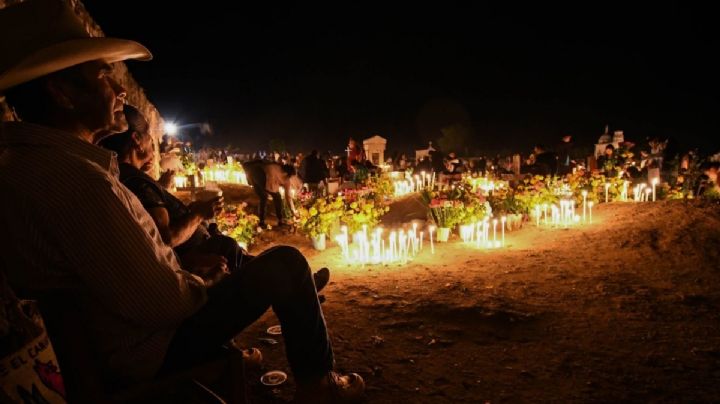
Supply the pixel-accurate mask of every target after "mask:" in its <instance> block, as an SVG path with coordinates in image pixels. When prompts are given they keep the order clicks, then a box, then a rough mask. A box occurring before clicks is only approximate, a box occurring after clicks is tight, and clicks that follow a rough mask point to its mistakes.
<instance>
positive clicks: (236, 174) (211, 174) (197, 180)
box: [173, 165, 248, 189]
mask: <svg viewBox="0 0 720 404" xmlns="http://www.w3.org/2000/svg"><path fill="white" fill-rule="evenodd" d="M201 178H202V180H201ZM173 181H174V185H175V188H176V189H179V188H188V187H189V186H191V185H192V184H194V186H196V187H199V186H202V185H203V184H202V183H203V182H219V183H231V184H241V185H247V183H248V182H247V176H246V175H245V172H244V171H243V170H241V169H237V168H234V167H224V166H222V165H218V166H216V167H213V168H204V169H203V170H202V177H199V176H198V175H197V174H192V175H176V176H175V178H174V180H173Z"/></svg>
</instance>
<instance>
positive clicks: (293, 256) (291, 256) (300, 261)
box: [269, 246, 310, 277]
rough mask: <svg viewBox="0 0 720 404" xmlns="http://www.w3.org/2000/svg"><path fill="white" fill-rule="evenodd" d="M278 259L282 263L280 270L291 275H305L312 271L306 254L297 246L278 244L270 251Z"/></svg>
mask: <svg viewBox="0 0 720 404" xmlns="http://www.w3.org/2000/svg"><path fill="white" fill-rule="evenodd" d="M269 253H270V254H272V255H273V256H274V257H276V259H277V260H278V261H279V262H281V263H282V265H279V266H278V268H277V269H278V270H280V271H282V272H285V273H289V274H290V275H291V276H298V277H303V276H306V275H308V274H309V273H310V267H309V266H308V263H307V260H306V259H305V256H304V255H302V253H301V252H300V251H299V250H298V249H297V248H295V247H290V246H278V247H275V248H273V249H272V250H271V251H269Z"/></svg>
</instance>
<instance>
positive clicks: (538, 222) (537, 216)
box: [535, 205, 540, 227]
mask: <svg viewBox="0 0 720 404" xmlns="http://www.w3.org/2000/svg"><path fill="white" fill-rule="evenodd" d="M535 224H536V225H537V227H540V205H535Z"/></svg>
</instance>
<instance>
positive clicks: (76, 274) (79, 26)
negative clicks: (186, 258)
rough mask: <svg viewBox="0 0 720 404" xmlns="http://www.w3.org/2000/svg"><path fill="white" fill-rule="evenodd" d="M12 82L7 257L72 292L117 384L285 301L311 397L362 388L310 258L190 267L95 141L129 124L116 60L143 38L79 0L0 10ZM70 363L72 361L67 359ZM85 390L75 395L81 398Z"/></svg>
mask: <svg viewBox="0 0 720 404" xmlns="http://www.w3.org/2000/svg"><path fill="white" fill-rule="evenodd" d="M0 38H25V40H23V41H0V92H2V93H3V94H4V95H5V96H6V97H7V101H8V103H9V104H10V105H12V106H13V107H14V108H15V110H16V112H17V114H18V116H19V117H20V118H21V119H22V120H23V121H22V122H6V123H3V124H2V125H0V150H2V153H1V154H0V189H3V192H4V194H3V209H2V210H0V226H2V228H3V229H13V231H12V232H7V231H5V232H0V234H2V235H1V236H0V267H1V268H2V269H3V270H4V271H5V273H6V275H7V276H8V280H9V282H10V285H11V287H12V288H13V290H15V291H16V292H17V294H18V295H20V296H22V297H26V298H28V297H30V298H31V297H36V296H39V295H42V294H43V292H47V291H65V292H70V293H73V294H74V295H75V296H76V297H77V303H78V306H79V309H78V311H77V313H76V314H77V316H79V317H80V318H82V319H83V321H84V323H85V324H86V327H85V328H84V329H83V330H79V331H78V332H83V333H86V334H87V336H88V340H90V341H92V342H93V343H92V345H89V346H88V347H87V349H89V350H90V351H91V352H92V354H93V356H94V357H95V358H97V362H98V364H99V365H100V366H101V367H102V369H101V371H102V372H103V375H106V376H107V377H109V378H110V379H111V380H112V381H113V382H115V383H119V382H132V381H141V380H148V379H152V378H154V377H156V376H158V375H161V374H163V373H164V372H167V371H170V370H178V369H182V368H184V367H186V366H191V365H193V364H194V363H197V362H198V361H202V360H204V359H206V358H207V357H209V356H210V355H213V354H214V353H215V352H216V351H217V349H218V347H219V346H221V345H223V344H225V343H226V342H227V341H228V340H229V339H231V338H232V337H234V336H235V335H236V334H237V333H239V332H240V331H242V330H243V329H244V328H246V327H247V326H248V325H250V324H251V323H253V322H254V321H255V320H257V319H258V318H259V317H260V316H261V315H263V313H265V311H267V309H268V308H270V307H272V308H273V310H274V311H275V313H276V315H277V317H278V318H279V320H280V323H281V325H282V331H283V335H284V337H285V343H286V352H287V357H288V360H289V362H290V367H291V368H292V370H293V373H294V376H295V379H296V381H297V386H298V387H297V391H296V400H297V402H300V403H335V402H344V401H348V400H354V399H357V398H358V397H359V396H360V395H361V394H362V391H363V389H364V385H363V382H362V379H361V378H360V377H359V376H358V375H355V374H350V375H347V376H339V375H338V374H336V373H334V372H333V371H332V369H333V363H334V360H333V351H332V347H331V344H330V341H329V337H328V333H327V330H326V326H325V320H324V317H323V313H322V309H321V308H320V304H319V302H318V297H317V293H316V291H315V285H314V282H313V278H312V276H311V273H310V268H309V266H308V263H307V261H306V260H305V258H304V257H303V256H302V254H301V253H300V252H298V251H297V250H296V249H294V248H292V247H276V248H275V249H272V250H269V251H266V252H264V253H263V254H261V255H259V256H257V257H255V258H254V259H252V260H250V261H249V262H248V263H247V264H245V265H244V266H243V270H242V271H236V272H234V273H232V274H228V275H225V276H224V277H223V278H222V279H220V280H215V279H210V278H209V279H207V280H206V279H203V278H201V277H198V276H195V275H193V274H190V273H189V272H186V271H184V270H182V268H181V267H180V265H179V264H178V261H177V260H176V258H175V254H174V253H173V251H172V249H171V248H170V247H169V246H167V245H166V244H165V243H164V242H163V240H162V237H161V235H160V233H159V231H158V229H157V227H156V226H155V223H154V222H153V220H152V217H151V216H150V215H149V214H148V213H147V211H146V210H145V209H144V208H143V206H142V205H141V204H140V202H139V201H138V199H137V198H136V197H135V195H133V194H132V193H131V192H130V191H129V190H128V189H127V188H126V187H125V186H124V185H122V183H120V181H119V180H118V178H117V173H118V167H117V161H116V158H115V155H114V153H111V152H109V151H107V150H105V149H102V148H100V147H98V146H95V143H97V142H98V141H99V140H100V137H101V134H103V133H107V132H108V131H115V132H117V131H119V130H125V128H126V127H127V123H125V118H124V115H123V105H124V103H125V96H126V91H125V89H124V88H123V87H122V86H121V85H120V84H118V82H117V81H116V80H115V79H114V78H113V68H112V63H114V62H118V61H121V60H126V59H143V60H148V59H150V57H151V55H150V53H149V51H148V50H147V49H145V48H144V47H143V46H142V45H140V44H138V43H136V42H132V41H126V40H120V39H110V38H90V37H89V36H88V35H87V34H86V31H85V28H84V25H83V23H82V21H81V20H80V19H79V18H78V17H77V16H76V14H75V13H74V11H73V10H72V9H71V8H70V7H69V5H68V4H67V3H66V2H60V1H38V0H27V1H25V2H22V3H19V4H16V5H13V6H9V7H7V8H6V9H3V10H0ZM60 366H62V364H61V365H60ZM71 401H72V400H71Z"/></svg>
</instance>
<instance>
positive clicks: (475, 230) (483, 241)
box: [460, 216, 507, 248]
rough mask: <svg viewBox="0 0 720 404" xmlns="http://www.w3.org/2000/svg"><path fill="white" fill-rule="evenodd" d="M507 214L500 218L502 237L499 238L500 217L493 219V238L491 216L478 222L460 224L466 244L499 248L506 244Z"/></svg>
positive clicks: (461, 233)
mask: <svg viewBox="0 0 720 404" xmlns="http://www.w3.org/2000/svg"><path fill="white" fill-rule="evenodd" d="M506 221H507V218H506V217H505V216H503V217H501V218H500V233H501V235H500V239H499V240H498V231H497V227H498V219H497V218H493V219H492V234H493V236H492V239H490V223H491V221H490V218H489V217H486V218H485V220H483V221H479V222H476V223H472V224H468V225H462V226H460V238H461V239H462V240H463V242H464V243H466V244H471V245H475V247H477V248H499V247H504V246H505V222H506Z"/></svg>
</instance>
